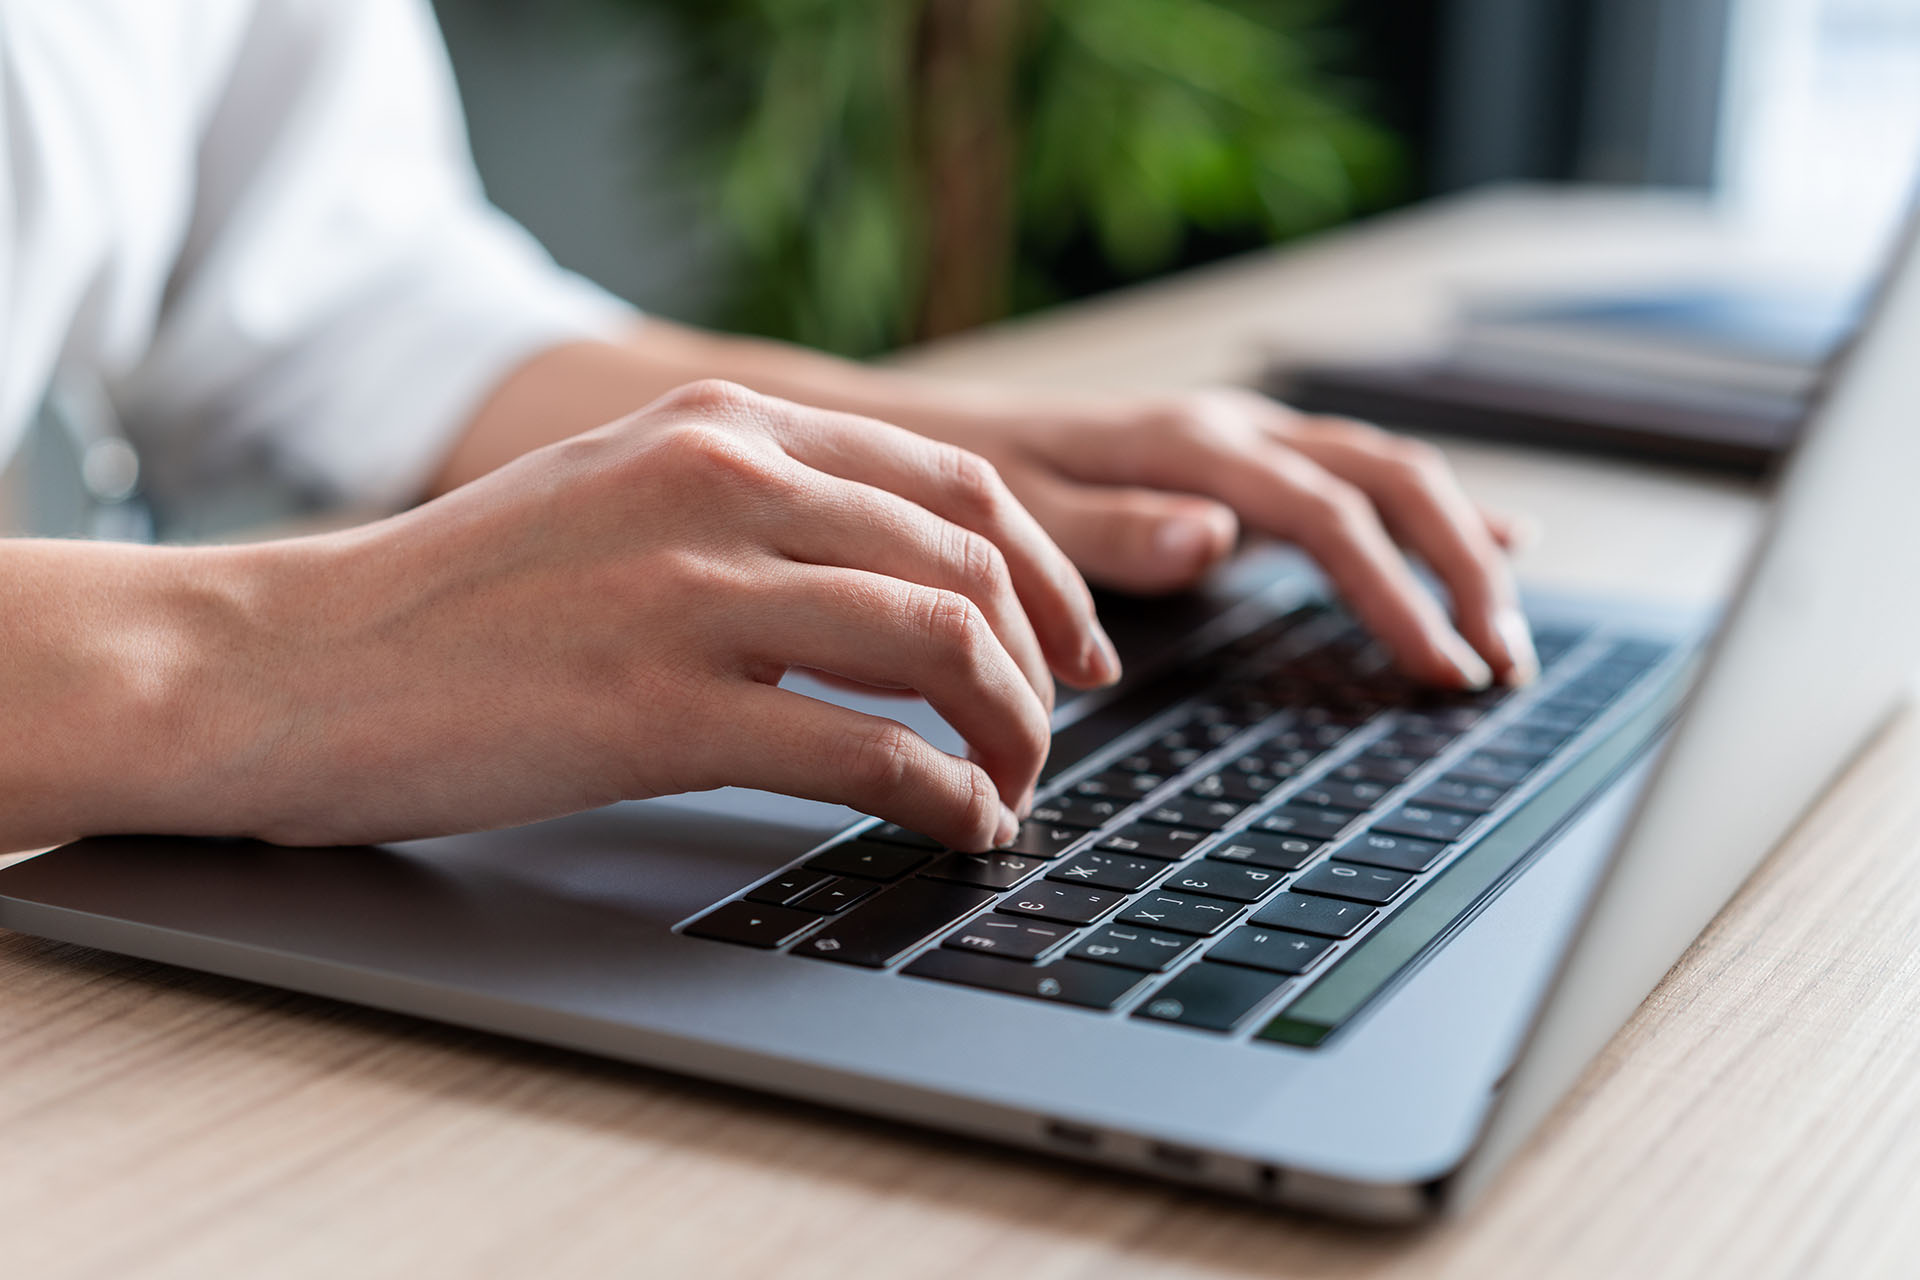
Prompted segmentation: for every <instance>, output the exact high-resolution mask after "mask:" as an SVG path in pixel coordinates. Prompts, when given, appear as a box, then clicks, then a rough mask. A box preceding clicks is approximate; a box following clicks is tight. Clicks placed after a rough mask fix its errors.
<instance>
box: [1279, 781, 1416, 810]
mask: <svg viewBox="0 0 1920 1280" xmlns="http://www.w3.org/2000/svg"><path fill="white" fill-rule="evenodd" d="M1391 790H1393V788H1392V787H1391V786H1389V785H1387V784H1386V783H1383V782H1368V781H1361V782H1345V781H1341V780H1339V779H1332V780H1327V781H1322V782H1310V783H1308V784H1307V785H1306V786H1304V787H1302V788H1301V789H1300V790H1298V791H1296V792H1294V793H1293V798H1292V799H1291V800H1290V801H1289V802H1288V803H1290V804H1310V805H1313V806H1315V807H1316V808H1320V809H1349V810H1352V811H1353V812H1354V813H1364V812H1366V811H1367V810H1368V809H1371V808H1373V806H1374V805H1376V804H1378V803H1379V802H1380V798H1381V797H1382V796H1384V795H1386V794H1387V792H1389V791H1391Z"/></svg>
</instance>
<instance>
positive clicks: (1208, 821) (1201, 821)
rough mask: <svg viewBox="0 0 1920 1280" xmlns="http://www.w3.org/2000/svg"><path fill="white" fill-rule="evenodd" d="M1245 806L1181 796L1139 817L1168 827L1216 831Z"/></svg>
mask: <svg viewBox="0 0 1920 1280" xmlns="http://www.w3.org/2000/svg"><path fill="white" fill-rule="evenodd" d="M1244 807H1245V806H1243V805H1239V804H1236V803H1234V802H1233V801H1231V800H1209V799H1208V798H1207V797H1205V796H1195V795H1183V796H1176V797H1174V798H1173V799H1172V800H1168V801H1166V802H1165V803H1163V804H1161V805H1159V806H1157V807H1155V808H1152V809H1149V810H1147V811H1146V813H1144V814H1142V815H1141V816H1142V817H1144V818H1145V819H1146V820H1147V821H1148V822H1158V823H1162V824H1164V825H1166V826H1169V827H1197V828H1199V829H1201V830H1203V831H1218V830H1220V829H1221V828H1222V827H1224V826H1226V825H1227V824H1228V823H1229V822H1232V821H1233V820H1234V819H1235V818H1237V817H1239V816H1240V810H1241V809H1242V808H1244Z"/></svg>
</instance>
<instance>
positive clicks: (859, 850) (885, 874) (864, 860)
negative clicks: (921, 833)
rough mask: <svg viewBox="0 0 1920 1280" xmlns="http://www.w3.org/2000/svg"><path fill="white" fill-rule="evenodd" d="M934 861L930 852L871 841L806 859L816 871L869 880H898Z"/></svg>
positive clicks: (830, 850)
mask: <svg viewBox="0 0 1920 1280" xmlns="http://www.w3.org/2000/svg"><path fill="white" fill-rule="evenodd" d="M931 857H933V854H932V853H931V852H929V851H925V850H921V849H903V848H900V847H899V846H897V845H885V844H874V843H872V842H871V841H868V840H850V841H848V842H847V843H846V844H841V845H835V846H834V847H833V848H831V849H827V850H825V851H823V852H821V853H816V854H814V855H813V856H812V857H811V858H808V859H807V865H808V866H809V867H812V868H813V869H814V870H815V871H831V872H832V873H833V874H834V875H837V876H860V877H861V878H863V879H867V880H898V879H899V878H900V877H901V876H904V875H906V874H907V872H909V871H912V870H913V869H914V868H915V867H919V866H922V865H924V864H925V863H926V861H927V860H928V859H929V858H931Z"/></svg>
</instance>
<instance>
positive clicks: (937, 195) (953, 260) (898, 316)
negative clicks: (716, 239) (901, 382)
mask: <svg viewBox="0 0 1920 1280" xmlns="http://www.w3.org/2000/svg"><path fill="white" fill-rule="evenodd" d="M623 2H624V3H627V4H629V5H633V6H638V7H642V8H645V9H647V10H648V11H650V12H652V13H654V14H662V13H664V14H665V15H667V16H668V17H670V18H671V19H672V20H673V22H674V26H675V28H676V30H677V33H678V35H679V37H680V39H681V41H682V45H683V47H684V50H685V54H686V62H685V70H686V74H685V76H684V78H683V81H684V89H683V100H684V102H685V104H686V106H687V108H688V113H687V114H688V117H689V119H690V120H691V122H692V137H693V138H694V140H695V143H696V150H695V154H696V155H697V156H698V157H699V158H700V159H701V160H702V162H703V166H704V167H705V168H706V169H707V174H706V178H707V180H708V181H709V182H710V183H711V190H713V192H714V193H715V196H714V199H715V217H716V219H717V221H718V223H719V225H720V227H721V228H722V229H723V230H724V232H725V234H726V236H727V237H728V239H729V240H730V241H731V245H730V248H731V252H732V255H733V260H734V262H735V265H736V268H737V282H736V288H735V290H734V293H733V297H732V301H731V306H730V311H729V314H728V315H727V316H726V317H725V318H726V319H727V320H728V321H729V322H731V323H733V324H735V325H737V326H739V327H743V328H748V329H752V330H755V331H758V332H763V333H770V334H775V335H779V336H783V337H791V338H796V339H799V340H801V341H804V342H808V343H811V344H814V345H816V346H821V347H825V348H828V349H832V350H837V351H842V352H848V353H852V354H865V353H869V352H873V351H877V350H881V349H884V348H886V347H888V346H892V345H894V344H896V343H899V342H901V341H904V340H907V339H911V338H924V337H932V336H937V335H939V334H942V333H947V332H952V331H954V330H956V329H961V328H965V327H967V326H969V325H972V324H976V323H979V322H981V321H984V320H990V319H994V318H996V317H998V316H1000V315H1003V314H1005V313H1007V311H1009V310H1010V309H1013V308H1015V307H1020V306H1029V305H1033V304H1035V303H1038V302H1043V301H1047V300H1050V299H1051V298H1054V297H1058V296H1062V295H1063V294H1066V293H1070V292H1072V291H1073V288H1072V285H1071V284H1070V283H1069V282H1067V281H1064V280H1063V279H1062V268H1061V265H1060V264H1061V263H1062V262H1063V261H1066V260H1075V261H1080V262H1082V263H1084V262H1085V261H1087V260H1089V259H1091V260H1093V261H1095V262H1096V263H1097V266H1098V268H1099V271H1100V273H1101V274H1104V275H1106V276H1108V277H1110V278H1112V279H1115V280H1120V279H1129V278H1135V277H1139V276H1143V275H1146V274H1149V273H1151V272H1154V271H1156V270H1159V269H1163V268H1165V267H1166V266H1168V265H1171V264H1172V263H1174V262H1176V261H1177V260H1179V259H1180V257H1181V255H1182V254H1183V253H1184V252H1186V251H1187V248H1188V246H1189V243H1190V241H1191V240H1192V239H1193V238H1194V237H1195V236H1211V237H1214V238H1216V239H1220V240H1225V241H1229V242H1247V241H1252V240H1255V239H1273V238H1281V237H1286V236H1290V235H1295V234H1298V233H1300V232H1303V231H1308V230H1312V229H1314V228H1316V227H1320V226H1324V225H1327V224H1329V223H1332V222H1335V221H1338V220H1340V219H1342V218H1345V217H1347V216H1350V215H1351V214H1352V213H1354V212H1356V211H1358V210H1361V209H1364V208H1367V207H1370V206H1373V205H1376V204H1378V203H1380V202H1381V201H1382V200H1384V199H1385V198H1386V197H1387V196H1388V195H1390V194H1391V193H1392V188H1393V186H1394V183H1395V180H1396V178H1397V176H1398V173H1399V156H1398V152H1397V149H1396V147H1395V145H1394V143H1393V141H1392V139H1391V138H1390V137H1389V136H1388V135H1387V134H1386V133H1384V132H1383V131H1382V130H1381V129H1379V128H1378V127H1376V126H1375V125H1373V124H1371V123H1369V122H1368V121H1367V120H1366V119H1365V118H1364V117H1363V116H1362V115H1360V114H1359V113H1358V112H1357V111H1356V110H1355V109H1354V107H1353V106H1352V104H1351V100H1350V99H1351V94H1350V92H1349V87H1348V86H1347V85H1345V84H1344V83H1342V82H1340V81H1339V80H1338V79H1336V78H1335V77H1333V76H1331V75H1330V74H1329V73H1328V72H1327V71H1326V70H1325V69H1324V66H1325V58H1324V57H1323V56H1321V55H1322V50H1323V48H1324V42H1325V37H1326V36H1327V35H1328V28H1327V23H1328V15H1327V12H1326V10H1327V7H1328V6H1327V5H1326V4H1325V3H1315V2H1314V0H623Z"/></svg>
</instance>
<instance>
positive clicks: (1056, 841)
mask: <svg viewBox="0 0 1920 1280" xmlns="http://www.w3.org/2000/svg"><path fill="white" fill-rule="evenodd" d="M1086 834H1087V833H1086V832H1084V831H1082V830H1081V829H1080V828H1078V827H1070V826H1066V825H1064V824H1059V823H1048V822H1034V821H1032V820H1031V819H1029V820H1028V821H1026V822H1023V823H1021V824H1020V830H1019V831H1018V832H1016V833H1015V834H1014V837H1013V840H1012V842H1011V843H1009V844H1006V845H1003V846H1002V848H1004V849H1005V850H1006V851H1007V852H1008V853H1024V854H1026V855H1027V856H1028V857H1029V858H1043V859H1044V858H1057V857H1059V856H1060V854H1061V853H1062V852H1063V851H1065V849H1066V847H1067V846H1068V845H1070V844H1072V843H1073V842H1074V841H1075V840H1078V839H1080V838H1081V837H1083V836H1085V835H1086Z"/></svg>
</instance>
